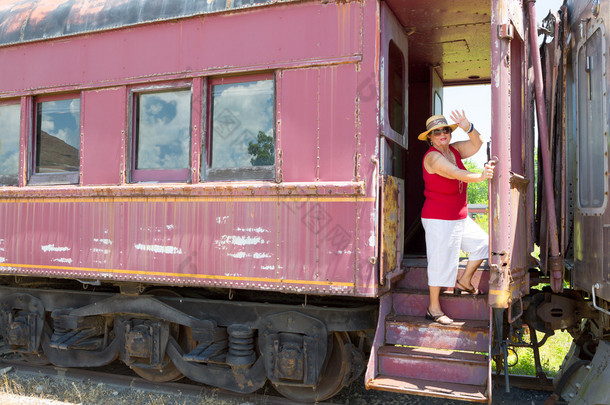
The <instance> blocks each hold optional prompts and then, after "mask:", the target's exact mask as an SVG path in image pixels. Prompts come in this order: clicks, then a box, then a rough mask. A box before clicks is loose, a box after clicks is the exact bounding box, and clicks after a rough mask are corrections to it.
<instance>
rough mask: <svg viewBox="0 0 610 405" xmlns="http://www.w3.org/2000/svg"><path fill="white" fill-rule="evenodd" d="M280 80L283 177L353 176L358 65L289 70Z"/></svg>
mask: <svg viewBox="0 0 610 405" xmlns="http://www.w3.org/2000/svg"><path fill="white" fill-rule="evenodd" d="M281 80H282V94H281V95H279V97H280V100H281V101H280V103H281V105H280V107H279V108H280V109H281V114H282V120H281V123H280V126H281V130H280V131H281V133H282V138H283V142H282V146H281V149H282V160H283V162H282V179H283V180H284V181H336V180H352V179H354V177H355V173H354V155H355V153H356V118H357V117H356V102H355V97H353V96H352V97H350V96H349V95H355V94H356V92H357V72H356V66H355V65H353V64H344V65H336V66H329V67H320V68H311V69H299V70H289V71H285V72H283V74H282V79H281ZM295 94H299V97H296V98H295V97H294V95H295Z"/></svg>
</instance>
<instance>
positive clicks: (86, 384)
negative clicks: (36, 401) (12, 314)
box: [0, 353, 552, 405]
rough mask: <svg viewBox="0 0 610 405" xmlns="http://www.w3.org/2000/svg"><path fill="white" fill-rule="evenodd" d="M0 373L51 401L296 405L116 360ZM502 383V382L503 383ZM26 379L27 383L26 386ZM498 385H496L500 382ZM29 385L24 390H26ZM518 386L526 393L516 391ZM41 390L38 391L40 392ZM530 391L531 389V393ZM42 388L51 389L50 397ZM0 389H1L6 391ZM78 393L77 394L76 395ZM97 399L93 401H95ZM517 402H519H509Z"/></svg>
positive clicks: (394, 397) (267, 392) (17, 366)
mask: <svg viewBox="0 0 610 405" xmlns="http://www.w3.org/2000/svg"><path fill="white" fill-rule="evenodd" d="M0 356H2V357H0V373H2V371H4V374H6V378H4V377H3V379H4V380H5V383H6V382H7V381H13V380H14V381H17V380H18V382H16V383H15V385H18V386H19V387H21V389H20V390H18V391H20V392H19V394H21V395H23V396H35V397H44V398H53V399H56V400H59V401H64V402H68V403H70V402H72V403H83V404H98V403H99V404H102V403H113V404H133V403H143V404H146V403H151V404H152V403H154V404H165V405H178V404H179V405H191V404H193V405H194V404H198V405H200V404H204V405H258V404H266V405H286V404H291V405H295V404H294V401H290V400H287V399H286V398H283V397H281V396H278V394H277V393H276V392H275V391H274V390H273V389H272V388H269V387H267V388H264V389H262V390H260V391H258V392H257V393H254V394H250V395H246V394H235V393H231V392H228V391H223V390H220V389H217V388H213V387H209V386H206V385H203V384H199V383H195V382H189V381H188V380H183V381H182V382H172V383H163V384H157V383H154V382H150V381H147V380H145V379H143V378H141V377H139V376H137V375H135V373H133V372H132V371H131V370H130V369H129V368H128V367H127V366H125V365H124V364H122V363H120V362H118V361H116V362H114V363H112V364H110V365H108V366H105V367H100V368H96V369H74V368H71V369H68V368H62V367H56V366H52V365H35V364H32V363H28V362H26V361H23V360H21V359H19V358H16V356H15V355H14V354H9V353H6V354H0ZM502 380H503V379H502ZM26 381H30V383H27V382H26ZM500 382H501V381H500ZM28 386H29V387H30V389H29V390H28V389H27V387H28ZM517 386H520V387H525V388H526V389H519V388H516V387H517ZM41 387H42V388H41ZM532 387H536V388H537V389H536V390H533V389H532ZM551 388H552V387H549V386H546V387H542V386H540V385H539V383H538V382H537V380H536V381H534V379H533V378H524V377H514V376H511V393H510V394H507V393H505V390H504V387H502V386H499V387H498V388H497V389H496V390H495V392H494V402H493V403H494V404H511V403H527V404H530V403H532V404H536V405H538V404H540V405H542V404H543V402H544V399H545V398H546V397H548V393H546V392H544V391H541V389H545V390H546V391H548V390H549V389H551ZM47 390H53V391H56V393H55V395H53V394H54V393H51V392H47ZM1 391H6V389H4V390H2V389H0V392H1ZM76 392H78V393H79V395H80V396H78V397H75V396H74V395H75V393H76ZM96 398H98V399H96ZM514 401H518V402H514ZM404 403H409V404H413V405H417V404H426V405H428V404H429V405H440V404H443V405H445V404H447V405H449V404H451V405H453V404H455V405H458V404H459V405H462V404H464V402H458V401H445V400H440V399H437V398H429V397H415V396H408V395H403V394H394V393H389V392H381V391H367V390H365V389H364V387H363V381H362V379H361V378H359V379H357V381H356V382H354V383H353V384H352V386H350V387H347V388H345V389H344V390H343V391H342V392H341V393H340V394H339V395H337V396H336V397H334V398H331V399H329V400H327V401H326V402H318V404H320V405H337V404H350V405H351V404H357V405H365V404H366V405H389V404H394V405H398V404H404Z"/></svg>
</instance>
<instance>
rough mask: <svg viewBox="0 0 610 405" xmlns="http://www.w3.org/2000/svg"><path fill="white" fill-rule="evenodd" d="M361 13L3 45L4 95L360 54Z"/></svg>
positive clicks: (274, 14) (263, 13)
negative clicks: (5, 46) (10, 45)
mask: <svg viewBox="0 0 610 405" xmlns="http://www.w3.org/2000/svg"><path fill="white" fill-rule="evenodd" d="M360 12H361V7H360V3H346V4H335V3H329V4H319V3H302V4H296V5H295V4H289V5H285V6H277V7H270V8H264V9H256V10H247V11H243V12H238V13H231V14H216V15H211V16H206V17H197V18H191V19H186V20H182V21H171V22H164V23H156V24H149V25H145V26H140V27H134V28H130V29H124V30H116V31H109V32H103V33H99V34H89V35H84V36H77V37H73V38H66V39H61V40H53V41H43V42H39V43H35V44H26V45H17V46H12V47H7V48H1V49H0V61H1V62H2V66H3V70H4V69H6V70H5V71H3V74H2V75H1V76H0V95H1V94H2V93H5V92H6V93H10V92H20V91H22V90H23V89H38V88H45V87H53V86H77V85H84V84H95V83H103V82H108V81H121V80H130V79H132V78H136V77H144V76H151V77H153V76H158V75H165V74H175V73H186V72H198V71H205V70H211V69H217V70H222V69H226V68H232V67H233V68H234V67H249V68H250V69H252V67H254V66H258V68H259V69H261V70H263V69H265V68H266V66H269V65H272V64H278V63H293V62H295V61H310V60H317V59H332V58H337V57H345V56H352V55H355V54H358V53H359V52H360V49H359V41H360ZM278 33H281V34H279V35H278Z"/></svg>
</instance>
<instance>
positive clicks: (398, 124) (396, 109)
mask: <svg viewBox="0 0 610 405" xmlns="http://www.w3.org/2000/svg"><path fill="white" fill-rule="evenodd" d="M388 53H389V55H388V60H389V64H390V66H389V71H388V76H389V77H388V92H389V94H388V96H389V97H388V102H389V105H388V114H389V118H390V127H391V128H392V129H393V130H394V131H396V132H397V133H399V134H402V133H403V130H404V122H403V121H404V119H403V118H404V99H405V95H404V88H405V86H404V77H405V74H404V71H405V68H404V57H403V55H402V52H401V51H400V49H399V48H398V46H396V44H395V43H394V41H390V47H389V52H388Z"/></svg>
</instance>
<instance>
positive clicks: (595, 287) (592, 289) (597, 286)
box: [591, 283, 610, 316]
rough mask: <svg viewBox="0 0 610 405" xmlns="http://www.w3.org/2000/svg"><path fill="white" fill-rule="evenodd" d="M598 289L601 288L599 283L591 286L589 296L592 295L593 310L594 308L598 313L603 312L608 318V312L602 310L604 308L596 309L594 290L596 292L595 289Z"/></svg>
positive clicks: (609, 313)
mask: <svg viewBox="0 0 610 405" xmlns="http://www.w3.org/2000/svg"><path fill="white" fill-rule="evenodd" d="M599 288H601V287H600V285H599V283H595V284H593V287H591V294H592V295H593V308H595V309H597V310H598V311H600V312H603V313H604V314H606V315H609V316H610V311H608V310H605V309H604V308H602V307H598V306H597V304H596V303H595V290H597V289H599Z"/></svg>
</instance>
